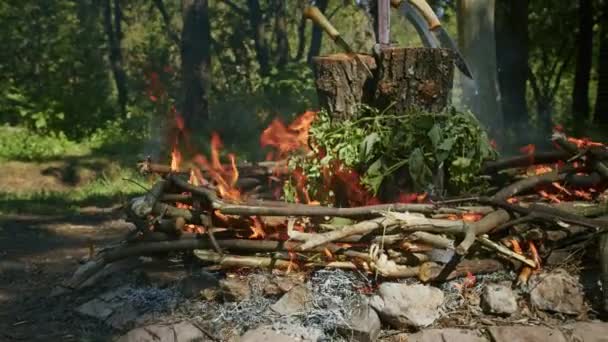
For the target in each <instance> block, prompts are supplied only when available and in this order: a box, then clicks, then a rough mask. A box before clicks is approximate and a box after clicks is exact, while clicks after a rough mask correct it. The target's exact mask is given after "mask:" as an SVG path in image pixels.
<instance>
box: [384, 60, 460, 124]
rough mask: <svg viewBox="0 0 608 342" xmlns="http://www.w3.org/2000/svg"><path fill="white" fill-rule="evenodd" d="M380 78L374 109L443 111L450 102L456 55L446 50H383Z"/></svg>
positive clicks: (399, 111)
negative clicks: (389, 107)
mask: <svg viewBox="0 0 608 342" xmlns="http://www.w3.org/2000/svg"><path fill="white" fill-rule="evenodd" d="M377 78H378V83H377V85H376V87H375V94H374V107H377V108H379V109H380V110H383V109H385V108H387V107H388V106H390V105H391V104H392V105H393V107H392V108H393V109H394V110H396V111H397V112H398V113H403V112H407V111H409V110H411V109H418V108H421V109H424V110H427V111H429V112H440V111H441V110H443V109H444V108H445V107H446V106H447V105H448V102H449V95H450V92H451V90H452V81H453V79H454V56H453V55H452V53H451V51H450V50H445V49H427V48H382V50H381V52H380V56H379V58H378V77H377Z"/></svg>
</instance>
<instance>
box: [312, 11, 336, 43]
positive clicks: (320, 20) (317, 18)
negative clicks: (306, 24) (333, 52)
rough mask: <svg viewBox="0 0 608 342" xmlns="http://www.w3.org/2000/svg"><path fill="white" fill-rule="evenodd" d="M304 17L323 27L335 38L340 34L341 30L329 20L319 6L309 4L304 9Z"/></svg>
mask: <svg viewBox="0 0 608 342" xmlns="http://www.w3.org/2000/svg"><path fill="white" fill-rule="evenodd" d="M304 17H305V18H308V19H310V20H312V21H313V22H314V23H315V24H317V25H318V26H319V27H321V28H322V29H323V31H325V32H326V33H327V34H328V35H329V36H330V37H331V39H333V40H336V38H338V37H339V36H340V32H338V30H336V28H335V27H334V26H333V25H332V24H331V23H330V22H329V20H327V18H326V17H325V16H324V15H323V13H321V11H320V10H319V8H318V7H316V6H308V7H306V8H305V9H304Z"/></svg>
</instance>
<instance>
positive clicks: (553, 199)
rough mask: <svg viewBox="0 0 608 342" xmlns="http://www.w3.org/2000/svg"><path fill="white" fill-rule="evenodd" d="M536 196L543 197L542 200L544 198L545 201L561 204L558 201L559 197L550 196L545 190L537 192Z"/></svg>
mask: <svg viewBox="0 0 608 342" xmlns="http://www.w3.org/2000/svg"><path fill="white" fill-rule="evenodd" d="M538 194H539V195H541V196H542V197H544V198H546V199H548V200H550V201H551V202H554V203H561V200H560V199H559V197H558V196H557V195H555V194H550V193H548V192H546V191H545V190H540V191H539V192H538Z"/></svg>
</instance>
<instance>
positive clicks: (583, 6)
mask: <svg viewBox="0 0 608 342" xmlns="http://www.w3.org/2000/svg"><path fill="white" fill-rule="evenodd" d="M578 13H579V14H578V20H579V22H578V36H577V39H576V42H577V45H578V46H577V49H576V74H575V76H574V89H573V93H572V114H573V116H574V119H575V120H574V122H576V123H584V122H585V121H586V120H588V119H589V80H590V78H591V63H592V62H591V60H592V54H593V51H592V50H593V5H592V2H591V0H580V1H579V9H578Z"/></svg>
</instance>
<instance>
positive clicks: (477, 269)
mask: <svg viewBox="0 0 608 342" xmlns="http://www.w3.org/2000/svg"><path fill="white" fill-rule="evenodd" d="M445 267H447V266H441V265H438V264H436V263H434V262H426V263H424V264H422V265H421V266H420V268H419V272H418V279H420V281H421V282H423V283H426V282H429V281H433V280H436V279H437V278H438V277H439V275H440V274H441V273H442V271H443V270H444V268H445ZM504 269H505V266H504V265H503V264H502V263H501V262H500V261H498V260H495V259H479V260H462V261H460V262H459V263H458V264H457V265H456V267H455V268H454V270H452V271H450V273H449V274H447V276H446V277H445V279H441V281H446V280H452V279H455V278H459V277H464V276H466V275H467V274H468V273H469V272H470V273H472V274H486V273H493V272H497V271H501V270H504Z"/></svg>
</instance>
